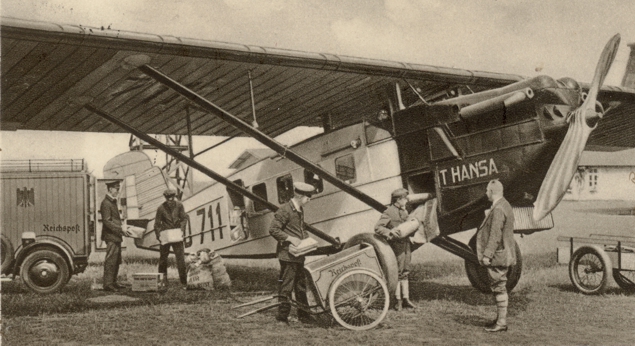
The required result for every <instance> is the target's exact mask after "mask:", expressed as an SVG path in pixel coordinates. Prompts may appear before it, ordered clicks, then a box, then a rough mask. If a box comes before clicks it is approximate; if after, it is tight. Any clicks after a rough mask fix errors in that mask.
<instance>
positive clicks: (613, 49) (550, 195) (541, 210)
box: [533, 34, 620, 221]
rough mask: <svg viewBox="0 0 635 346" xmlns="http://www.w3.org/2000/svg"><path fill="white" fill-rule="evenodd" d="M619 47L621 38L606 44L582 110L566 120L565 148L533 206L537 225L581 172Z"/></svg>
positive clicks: (550, 169) (600, 115)
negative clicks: (599, 102)
mask: <svg viewBox="0 0 635 346" xmlns="http://www.w3.org/2000/svg"><path fill="white" fill-rule="evenodd" d="M619 45H620V34H616V35H615V36H613V37H612V38H611V39H610V40H609V41H608V42H607V43H606V46H604V50H603V51H602V55H601V56H600V60H599V61H598V64H597V66H596V68H595V75H594V76H593V81H592V82H591V88H590V89H589V93H588V94H587V97H586V99H585V100H584V102H583V103H582V105H581V106H580V107H579V108H577V109H576V110H575V111H573V112H571V113H569V114H568V116H567V122H568V123H569V130H568V131H567V134H566V136H565V137H564V140H563V141H562V144H560V148H559V149H558V152H557V153H556V155H555V156H554V158H553V161H552V162H551V166H549V170H548V171H547V175H546V176H545V179H544V180H543V181H542V185H541V186H540V191H539V192H538V197H537V198H536V202H535V203H534V214H533V218H534V220H536V221H539V220H542V219H543V218H544V217H545V216H547V215H548V214H549V213H550V212H551V211H552V210H553V209H554V208H555V207H556V206H557V205H558V203H560V201H561V200H562V197H564V195H565V193H566V191H567V188H568V187H569V184H571V180H572V179H573V175H574V174H575V172H576V170H577V168H578V163H579V162H580V156H581V155H582V150H584V147H585V146H586V142H587V140H588V139H589V135H590V134H591V131H593V130H594V129H595V128H596V127H597V123H595V124H594V125H593V126H589V123H588V121H589V120H592V119H598V118H602V116H603V115H604V113H602V111H601V112H599V113H598V112H596V111H595V109H596V108H595V107H596V101H597V96H598V92H599V91H600V87H602V83H604V79H605V78H606V75H607V74H608V72H609V69H610V68H611V64H612V63H613V60H615V54H616V53H617V49H618V47H619Z"/></svg>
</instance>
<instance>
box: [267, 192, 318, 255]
mask: <svg viewBox="0 0 635 346" xmlns="http://www.w3.org/2000/svg"><path fill="white" fill-rule="evenodd" d="M269 234H271V235H272V236H273V237H274V238H276V240H277V241H278V248H277V252H278V259H279V260H281V261H286V262H296V263H304V256H299V257H296V256H293V255H292V254H290V253H289V245H290V244H291V242H289V241H287V240H286V239H287V237H288V236H294V237H296V238H298V239H306V238H308V237H309V233H308V232H307V231H305V230H304V213H303V211H302V210H297V209H296V208H295V205H294V204H293V202H292V201H289V202H287V203H285V204H283V205H282V206H280V209H278V211H276V213H275V214H274V216H273V221H272V222H271V226H270V227H269Z"/></svg>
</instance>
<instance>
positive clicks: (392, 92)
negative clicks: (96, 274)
mask: <svg viewBox="0 0 635 346" xmlns="http://www.w3.org/2000/svg"><path fill="white" fill-rule="evenodd" d="M1 29H2V31H1V32H0V35H1V39H2V40H1V44H2V62H3V63H2V82H3V84H2V95H1V96H2V108H1V110H2V113H1V118H0V126H1V127H2V129H3V130H19V129H27V130H43V131H50V130H56V131H81V132H112V133H121V132H126V133H131V134H132V135H134V136H135V137H137V138H139V139H140V140H142V141H144V142H145V143H147V145H150V146H153V147H154V148H158V149H160V150H162V151H164V152H166V153H167V154H169V155H170V156H172V157H173V158H175V159H177V160H179V162H182V163H184V164H187V165H188V166H189V167H191V168H192V169H196V170H198V171H200V172H202V173H204V174H206V175H207V176H209V177H211V178H212V179H214V180H215V181H216V182H217V183H214V184H212V185H210V186H209V187H207V188H205V189H203V190H201V191H199V192H197V193H195V194H193V195H191V196H187V198H185V199H184V200H183V203H184V205H185V207H186V210H187V212H188V215H189V216H190V223H189V228H188V230H187V235H186V237H185V244H186V246H187V249H188V250H187V251H188V252H192V251H196V250H197V249H201V248H204V247H211V248H213V249H214V250H215V251H216V252H217V253H219V254H220V255H221V256H223V257H226V258H274V257H275V246H276V244H275V240H274V239H273V238H272V237H270V236H269V234H268V224H269V222H270V221H271V218H272V215H273V214H272V211H275V210H276V209H277V208H278V206H279V205H280V204H282V203H284V202H285V201H287V200H288V199H289V198H290V196H291V194H292V188H291V187H292V183H293V182H294V181H303V182H307V183H310V184H312V185H314V186H315V187H316V189H317V191H318V193H317V194H316V195H315V196H314V198H313V199H312V202H311V203H310V204H309V205H308V206H307V207H306V216H305V220H306V223H307V227H308V229H309V231H310V233H312V234H313V235H314V236H315V237H317V238H318V239H319V240H320V243H319V249H318V250H317V251H316V252H315V253H314V254H330V253H334V252H338V251H340V250H341V249H343V248H347V247H350V246H354V245H356V244H359V243H362V242H365V243H369V244H371V245H373V246H374V247H375V250H376V251H377V252H378V256H379V257H380V262H381V265H382V269H383V271H384V272H385V273H384V274H385V275H386V278H387V281H388V285H389V287H393V288H394V287H395V285H396V281H397V277H396V276H397V272H396V260H395V258H394V254H392V251H391V249H390V247H388V245H387V244H386V243H385V241H383V240H381V239H379V238H378V237H375V236H374V235H373V233H372V232H373V225H374V223H375V222H376V221H377V219H378V218H379V215H380V213H381V212H382V211H383V210H384V209H385V208H386V206H387V205H388V204H389V196H390V192H391V191H392V190H394V189H396V188H399V187H405V188H407V189H408V190H409V191H410V192H411V194H413V195H415V196H419V197H420V199H419V200H417V201H413V208H426V209H425V210H426V213H425V215H426V216H425V217H426V218H425V222H424V230H425V231H427V239H426V241H427V242H430V243H432V244H434V245H437V246H439V247H441V248H442V249H444V250H447V251H449V252H450V253H453V254H455V255H457V256H459V257H461V258H463V259H464V260H465V265H466V273H467V276H468V278H469V280H470V283H471V284H472V285H473V286H474V287H476V288H477V289H479V290H481V291H483V292H487V291H489V286H488V284H487V274H486V271H485V270H484V268H483V267H481V266H480V265H479V264H478V261H477V259H476V255H475V249H474V248H475V246H474V238H473V239H472V241H470V242H469V243H468V244H464V243H462V242H460V241H458V240H456V239H454V238H453V237H451V235H452V234H456V233H459V232H463V231H466V230H470V229H474V228H476V227H478V226H479V224H480V222H481V221H482V219H483V213H484V211H485V209H487V208H488V207H489V205H488V202H487V199H486V198H485V194H484V192H485V186H486V184H487V183H488V181H490V180H492V179H499V180H500V181H501V182H502V183H503V184H504V186H505V187H506V190H505V196H506V198H507V199H508V200H509V202H510V203H511V204H512V206H513V207H514V214H515V218H516V223H515V230H514V232H515V233H517V234H531V233H534V232H537V231H544V230H548V229H551V228H553V226H554V224H553V218H552V217H551V214H550V212H551V211H552V210H553V209H554V208H555V207H556V206H557V204H558V203H559V202H560V200H561V199H562V197H563V196H564V194H565V193H566V189H567V188H568V186H569V183H570V181H571V179H572V177H573V174H574V173H575V170H576V167H577V162H578V160H579V156H580V153H581V152H582V150H583V149H584V147H585V146H586V145H600V146H614V147H635V136H632V133H635V117H633V113H634V112H635V90H634V89H633V88H632V86H633V85H632V82H631V84H629V86H630V87H626V86H622V87H614V86H603V85H602V84H603V81H604V78H605V76H606V74H607V72H608V69H609V68H610V65H611V63H612V61H613V59H614V56H615V52H616V51H617V49H618V47H619V42H620V37H619V35H616V36H614V37H613V38H611V39H610V40H609V42H608V43H607V45H606V47H605V48H604V51H603V52H602V54H601V56H600V61H599V63H598V66H597V68H596V71H595V75H594V76H593V80H592V82H591V83H590V84H588V83H579V82H577V81H575V80H573V79H571V78H560V79H557V80H556V79H553V78H551V77H548V76H539V77H533V78H525V77H522V76H517V75H510V74H500V73H491V72H480V71H468V70H461V69H456V68H443V67H436V66H427V65H421V64H411V63H403V62H393V61H383V60H372V59H364V58H356V57H347V56H339V55H333V54H323V53H310V52H300V51H290V50H284V49H277V48H266V47H259V46H247V45H240V44H232V43H224V42H212V41H203V40H195V39H187V38H180V37H173V36H159V35H153V34H142V33H133V32H124V31H119V30H109V29H103V28H94V27H92V28H91V27H85V26H76V25H59V24H53V23H44V22H33V21H25V20H21V19H15V18H5V17H3V18H2V27H1ZM629 78H630V79H629V80H631V79H632V78H631V77H629ZM626 79H627V76H625V80H626ZM298 126H313V127H315V126H318V127H321V128H322V129H323V133H321V134H319V135H316V136H314V137H311V138H308V139H306V140H304V141H302V142H300V143H297V144H295V145H293V146H290V147H286V146H284V145H282V144H280V143H279V142H278V141H276V140H275V137H276V136H278V135H280V134H283V133H285V132H287V131H289V130H291V129H293V128H296V127H298ZM149 134H155V135H156V134H162V135H181V136H187V137H188V139H191V138H192V136H195V135H209V136H226V137H228V138H234V137H236V136H251V137H253V138H255V139H256V140H258V141H259V142H261V143H263V144H264V145H266V146H267V147H268V148H269V149H270V151H269V152H262V151H261V152H258V153H256V152H254V151H252V152H245V153H243V155H241V157H240V158H239V160H237V162H235V167H236V168H237V169H236V171H235V172H234V173H232V174H230V175H229V176H227V177H225V176H222V175H220V174H218V173H216V172H214V171H213V170H211V169H209V168H208V167H206V166H205V165H203V164H201V163H200V162H198V161H197V160H195V159H194V158H195V156H196V155H195V154H194V153H193V152H192V151H191V149H190V153H189V155H185V154H183V150H181V149H182V148H181V149H178V148H176V149H175V148H174V147H171V146H169V145H166V144H164V143H162V142H160V141H158V140H156V139H155V138H154V137H153V136H151V135H149ZM206 150H207V149H206ZM217 150H218V149H217ZM138 154H139V153H136V154H134V155H136V157H134V158H133V157H131V156H130V155H133V154H130V155H123V156H122V157H119V158H115V159H113V160H114V161H111V162H109V163H108V164H107V166H108V167H107V169H105V172H104V175H105V177H106V175H107V174H106V173H108V174H114V173H115V172H116V173H117V174H118V175H120V176H121V175H123V176H124V177H126V178H128V177H132V179H130V183H131V184H130V187H131V188H130V189H128V191H127V193H128V196H127V199H129V201H127V205H128V207H129V209H130V213H131V214H135V216H140V215H141V216H144V217H147V218H151V217H152V213H153V211H154V208H152V207H148V206H146V205H143V204H142V203H140V200H141V199H143V198H145V199H147V200H152V201H153V202H152V203H157V200H159V201H160V193H161V189H160V187H164V186H167V184H168V183H167V182H166V180H164V179H163V178H165V176H164V175H162V174H163V173H161V172H157V170H156V167H154V168H153V167H150V166H151V165H150V166H148V162H146V159H145V158H144V157H142V156H139V155H138ZM133 161H134V162H137V163H138V165H134V164H130V163H131V162H133ZM124 166H125V167H127V168H126V169H124V170H122V169H123V168H125V167H124ZM133 166H134V167H136V168H131V167H133ZM122 167H123V168H122ZM123 171H125V172H124V173H122V172H123ZM157 177H158V178H157ZM146 178H147V180H151V179H157V181H159V183H153V184H152V185H151V186H150V187H148V185H147V184H145V185H144V184H141V183H140V180H142V179H146ZM162 179H163V180H162ZM144 181H145V180H144ZM126 183H128V181H126ZM126 185H128V184H126ZM133 190H134V192H133ZM158 196H159V197H158ZM142 197H143V198H142ZM132 200H134V201H135V202H134V203H132V202H131V201H132ZM147 227H148V230H147V231H146V233H145V235H144V237H143V238H141V239H139V240H138V241H136V245H137V246H138V247H140V248H145V249H156V248H157V245H158V244H157V241H156V239H155V237H154V234H153V232H152V231H151V228H152V223H151V222H150V224H148V226H147ZM516 253H517V256H518V258H519V261H518V263H517V264H516V265H515V266H513V267H512V268H511V274H510V278H509V281H508V289H509V290H511V289H513V287H514V286H515V285H516V284H517V283H518V280H519V279H520V276H521V271H522V260H521V259H522V257H521V253H520V249H519V248H518V246H517V245H516Z"/></svg>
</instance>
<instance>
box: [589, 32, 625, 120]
mask: <svg viewBox="0 0 635 346" xmlns="http://www.w3.org/2000/svg"><path fill="white" fill-rule="evenodd" d="M620 40H621V38H620V34H615V36H613V37H611V39H610V40H609V41H608V42H607V43H606V45H605V46H604V49H603V50H602V55H600V60H599V61H598V64H597V66H596V67H595V74H594V75H593V81H592V82H591V88H589V94H588V95H587V98H586V100H584V103H583V104H582V106H581V107H580V108H582V107H584V105H587V106H588V107H591V108H595V101H596V100H597V96H598V91H600V88H601V87H602V84H604V79H605V78H606V75H607V74H608V73H609V69H610V68H611V65H612V64H613V60H615V55H616V54H617V49H618V48H619V46H620Z"/></svg>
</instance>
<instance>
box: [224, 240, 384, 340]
mask: <svg viewBox="0 0 635 346" xmlns="http://www.w3.org/2000/svg"><path fill="white" fill-rule="evenodd" d="M304 271H305V275H306V278H307V298H308V302H309V305H308V306H303V305H302V304H300V303H298V302H296V301H295V300H292V301H291V304H292V305H294V306H295V307H296V308H298V309H300V310H303V311H305V312H308V313H310V314H312V315H316V314H323V313H329V312H330V314H331V315H332V316H333V318H334V319H335V320H336V321H337V322H338V323H339V324H340V325H341V326H343V327H345V328H348V329H351V330H367V329H371V328H373V327H375V326H377V325H378V324H379V323H380V322H381V321H382V320H383V319H384V317H386V313H387V312H388V305H389V303H390V296H389V294H388V287H387V286H386V282H385V281H384V274H383V272H382V270H381V266H380V264H379V260H378V258H377V254H376V253H375V249H374V248H373V246H371V245H368V244H359V245H356V246H353V247H350V248H348V249H346V250H342V251H341V252H338V253H336V254H334V255H330V256H327V257H323V258H320V259H318V260H316V261H313V262H310V263H307V264H306V265H305V266H304ZM278 297H279V296H277V295H276V296H270V297H267V298H263V299H259V300H256V301H252V302H249V303H245V304H241V305H238V306H235V307H233V308H234V309H236V308H241V307H245V306H250V305H254V304H259V303H263V302H266V301H269V300H272V299H275V298H278ZM279 305H280V303H273V304H270V305H267V306H265V307H262V308H259V309H256V310H252V311H249V312H247V313H245V314H242V315H240V316H238V318H242V317H245V316H249V315H252V314H254V313H257V312H261V311H265V310H269V309H272V308H274V307H277V306H279Z"/></svg>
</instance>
